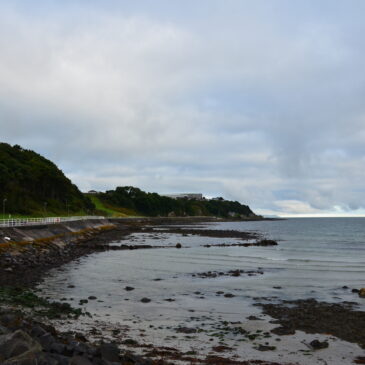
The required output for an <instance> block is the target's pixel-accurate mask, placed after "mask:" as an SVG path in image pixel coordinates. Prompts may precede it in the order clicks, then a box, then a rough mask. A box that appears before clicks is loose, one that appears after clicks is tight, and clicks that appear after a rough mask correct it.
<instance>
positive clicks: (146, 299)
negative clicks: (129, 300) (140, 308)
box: [141, 298, 151, 303]
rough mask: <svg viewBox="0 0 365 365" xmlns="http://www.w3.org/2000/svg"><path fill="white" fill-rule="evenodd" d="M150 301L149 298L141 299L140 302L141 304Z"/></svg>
mask: <svg viewBox="0 0 365 365" xmlns="http://www.w3.org/2000/svg"><path fill="white" fill-rule="evenodd" d="M150 301H151V299H150V298H142V299H141V302H142V303H149V302H150Z"/></svg>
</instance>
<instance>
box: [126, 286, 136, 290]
mask: <svg viewBox="0 0 365 365" xmlns="http://www.w3.org/2000/svg"><path fill="white" fill-rule="evenodd" d="M124 290H127V291H131V290H134V288H133V286H126V287H125V288H124Z"/></svg>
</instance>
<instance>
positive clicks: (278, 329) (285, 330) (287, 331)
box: [270, 327, 295, 336]
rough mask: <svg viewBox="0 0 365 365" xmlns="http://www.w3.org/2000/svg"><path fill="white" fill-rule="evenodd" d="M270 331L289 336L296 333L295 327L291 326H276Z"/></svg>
mask: <svg viewBox="0 0 365 365" xmlns="http://www.w3.org/2000/svg"><path fill="white" fill-rule="evenodd" d="M270 332H272V333H275V334H276V335H279V336H287V335H294V334H295V329H294V328H291V327H276V328H274V329H272V330H271V331H270Z"/></svg>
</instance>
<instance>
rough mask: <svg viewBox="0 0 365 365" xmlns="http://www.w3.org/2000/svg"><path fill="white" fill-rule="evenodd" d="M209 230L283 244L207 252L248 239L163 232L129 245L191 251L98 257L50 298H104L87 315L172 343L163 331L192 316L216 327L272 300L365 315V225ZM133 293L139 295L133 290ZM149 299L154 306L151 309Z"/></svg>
mask: <svg viewBox="0 0 365 365" xmlns="http://www.w3.org/2000/svg"><path fill="white" fill-rule="evenodd" d="M204 226H205V227H207V228H209V229H233V230H241V231H255V232H258V233H260V234H261V235H263V236H264V237H266V238H271V239H275V240H277V241H278V242H279V245H278V246H273V247H247V248H246V247H210V248H204V247H202V245H204V244H215V243H223V242H224V243H235V242H239V241H238V240H235V239H219V238H210V237H199V236H193V235H189V236H187V237H185V236H181V235H171V234H168V233H166V232H163V230H162V231H161V233H159V234H147V233H146V234H145V233H140V234H134V235H132V236H131V237H129V238H128V240H127V243H128V241H130V243H133V244H139V243H141V244H152V245H161V244H163V245H171V246H175V244H176V243H177V242H180V243H181V244H182V245H183V248H182V249H176V248H169V249H166V248H163V249H149V250H148V249H146V250H142V249H141V250H134V251H110V252H103V253H97V254H93V255H90V256H88V257H84V258H82V259H80V260H79V261H78V262H73V263H70V264H68V265H66V266H64V267H63V268H62V269H61V270H54V271H53V272H51V275H50V277H49V278H47V280H46V281H45V282H44V283H43V284H42V285H41V286H40V287H41V288H42V290H43V293H44V295H45V296H49V297H51V298H54V299H58V300H59V299H60V298H67V299H68V300H69V301H70V303H72V304H73V305H76V306H77V304H78V301H79V300H80V299H85V298H88V296H91V295H92V296H96V297H97V300H90V301H89V303H87V304H86V309H87V310H88V311H90V312H91V313H93V314H95V315H96V316H97V317H98V318H100V319H102V320H107V321H109V322H114V323H116V322H122V323H130V324H132V323H133V324H134V326H140V328H142V327H143V328H146V327H148V326H150V325H152V326H155V327H158V326H161V328H164V329H163V331H164V335H166V333H167V332H166V331H167V330H166V327H163V325H161V324H165V325H166V326H167V325H168V326H167V328H170V327H176V326H178V325H184V324H186V323H187V321H188V319H189V318H191V316H192V313H194V314H193V315H200V316H204V315H206V316H209V318H210V319H211V320H213V322H214V321H218V320H225V319H227V320H242V319H244V318H246V317H247V316H248V315H251V314H255V315H257V314H259V313H260V309H259V308H258V307H256V306H253V305H252V304H254V303H255V302H257V301H262V300H263V299H259V298H263V297H270V298H272V297H274V298H275V297H276V298H277V299H299V298H310V297H313V298H316V299H319V300H324V301H328V302H338V301H344V300H347V301H356V302H358V303H359V305H360V309H364V308H365V300H364V299H360V298H359V297H358V296H357V294H354V293H352V292H351V289H352V288H361V287H365V219H364V218H328V219H327V218H316V219H314V218H313V219H311V218H305V219H304V218H303V219H287V220H278V221H261V222H222V223H214V224H213V223H209V224H206V225H204ZM123 243H126V242H125V241H124V242H123ZM112 244H119V243H118V242H115V243H112ZM258 268H262V270H263V272H264V274H263V275H258V276H240V277H229V276H228V277H227V276H225V277H218V278H214V279H202V278H198V277H193V276H192V274H194V273H200V272H204V271H228V270H234V269H244V270H256V269H258ZM156 279H159V280H156ZM70 285H72V286H74V288H73V287H71V288H70V287H69V286H70ZM125 286H132V287H134V288H135V290H133V291H126V290H124V287H125ZM343 286H347V287H349V289H344V288H343ZM274 287H281V288H280V289H277V288H274ZM217 291H223V292H225V293H232V294H234V297H233V298H225V297H223V296H222V295H217V294H216V292H217ZM143 297H148V298H150V299H151V302H150V303H147V304H144V303H141V301H140V300H141V298H143ZM166 299H173V301H166ZM274 300H275V299H274ZM207 318H208V317H207ZM161 338H162V337H161ZM149 340H151V339H149Z"/></svg>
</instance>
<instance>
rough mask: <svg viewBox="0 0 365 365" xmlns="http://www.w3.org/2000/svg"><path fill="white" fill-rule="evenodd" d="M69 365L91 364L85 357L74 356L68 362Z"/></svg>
mask: <svg viewBox="0 0 365 365" xmlns="http://www.w3.org/2000/svg"><path fill="white" fill-rule="evenodd" d="M70 365H92V363H91V362H90V360H89V359H88V358H87V357H84V356H74V357H73V358H72V359H71V361H70Z"/></svg>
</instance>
